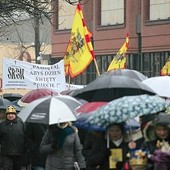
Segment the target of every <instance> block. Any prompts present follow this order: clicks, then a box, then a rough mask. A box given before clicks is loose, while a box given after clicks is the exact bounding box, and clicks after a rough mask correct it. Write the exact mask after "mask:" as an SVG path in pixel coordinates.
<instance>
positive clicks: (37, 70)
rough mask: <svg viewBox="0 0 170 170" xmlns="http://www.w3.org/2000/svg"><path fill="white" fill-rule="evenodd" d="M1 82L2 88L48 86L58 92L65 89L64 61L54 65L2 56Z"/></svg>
mask: <svg viewBox="0 0 170 170" xmlns="http://www.w3.org/2000/svg"><path fill="white" fill-rule="evenodd" d="M2 82H3V85H2V89H11V88H17V89H20V88H22V89H37V88H50V89H53V90H56V91H58V92H60V91H63V90H66V80H65V72H64V61H63V60H61V61H60V62H58V63H56V64H54V65H41V64H33V63H29V62H25V61H20V60H15V59H9V58H3V81H2Z"/></svg>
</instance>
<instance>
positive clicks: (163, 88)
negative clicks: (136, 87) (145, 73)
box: [143, 76, 170, 98]
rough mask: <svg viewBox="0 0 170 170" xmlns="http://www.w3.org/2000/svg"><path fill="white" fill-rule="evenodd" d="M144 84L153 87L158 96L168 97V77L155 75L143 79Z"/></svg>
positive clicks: (169, 85) (169, 80)
mask: <svg viewBox="0 0 170 170" xmlns="http://www.w3.org/2000/svg"><path fill="white" fill-rule="evenodd" d="M143 83H144V84H145V85H147V86H148V87H150V88H151V89H153V90H154V91H155V92H156V94H157V95H158V96H161V97H167V98H170V77H169V76H157V77H151V78H148V79H146V80H144V81H143Z"/></svg>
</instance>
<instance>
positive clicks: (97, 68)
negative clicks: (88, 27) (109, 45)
mask: <svg viewBox="0 0 170 170" xmlns="http://www.w3.org/2000/svg"><path fill="white" fill-rule="evenodd" d="M91 43H92V46H93V49H94V39H93V36H92V37H91ZM94 65H95V67H96V71H97V75H98V76H100V72H99V67H98V65H97V61H96V58H95V57H94Z"/></svg>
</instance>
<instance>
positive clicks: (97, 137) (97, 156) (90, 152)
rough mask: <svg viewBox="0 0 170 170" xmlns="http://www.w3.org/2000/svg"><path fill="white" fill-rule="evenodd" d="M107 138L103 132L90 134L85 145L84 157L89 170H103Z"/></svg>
mask: <svg viewBox="0 0 170 170" xmlns="http://www.w3.org/2000/svg"><path fill="white" fill-rule="evenodd" d="M104 151H105V137H104V133H103V132H89V133H88V134H87V136H86V138H85V142H84V145H83V151H82V153H83V156H84V157H85V160H86V167H87V169H88V170H96V169H98V170H99V169H100V170H103V161H104Z"/></svg>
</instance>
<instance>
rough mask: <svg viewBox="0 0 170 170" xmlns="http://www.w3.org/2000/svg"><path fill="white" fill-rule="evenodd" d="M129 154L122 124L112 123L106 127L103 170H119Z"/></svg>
mask: <svg viewBox="0 0 170 170" xmlns="http://www.w3.org/2000/svg"><path fill="white" fill-rule="evenodd" d="M128 152H129V148H128V143H127V142H126V138H125V128H124V123H112V124H110V125H109V126H108V127H107V149H106V154H105V155H106V157H105V166H104V169H103V170H121V169H122V168H123V166H124V164H125V162H126V161H127V153H128Z"/></svg>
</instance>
